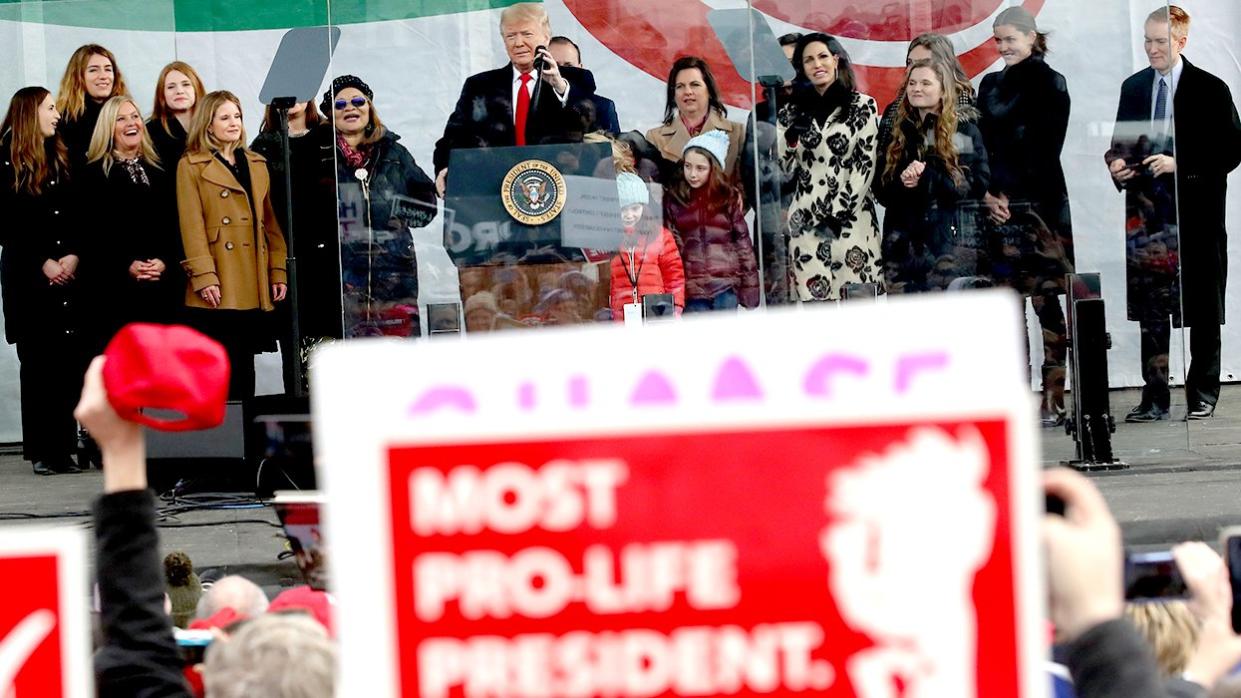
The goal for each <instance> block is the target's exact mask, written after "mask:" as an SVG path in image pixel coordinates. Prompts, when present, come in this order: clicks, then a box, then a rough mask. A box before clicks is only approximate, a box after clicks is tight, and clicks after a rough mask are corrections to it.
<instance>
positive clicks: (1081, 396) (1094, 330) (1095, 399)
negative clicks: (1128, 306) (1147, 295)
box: [1061, 274, 1129, 471]
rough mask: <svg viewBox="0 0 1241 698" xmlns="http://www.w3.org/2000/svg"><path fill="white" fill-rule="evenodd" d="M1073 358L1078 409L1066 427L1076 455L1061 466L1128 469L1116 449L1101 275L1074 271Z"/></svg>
mask: <svg viewBox="0 0 1241 698" xmlns="http://www.w3.org/2000/svg"><path fill="white" fill-rule="evenodd" d="M1068 282H1069V283H1068V286H1069V297H1068V305H1069V360H1070V366H1071V368H1072V395H1073V414H1072V416H1071V417H1070V418H1069V420H1068V421H1066V422H1065V425H1064V428H1065V431H1067V432H1068V433H1069V435H1070V436H1072V437H1073V441H1074V443H1075V445H1076V447H1077V457H1076V458H1074V459H1073V460H1071V461H1064V462H1062V463H1061V465H1064V466H1067V467H1070V468H1073V469H1074V470H1081V471H1095V470H1123V469H1125V468H1128V467H1129V465H1128V464H1126V463H1124V462H1122V461H1120V460H1117V459H1116V456H1115V454H1114V453H1113V452H1112V434H1113V433H1114V432H1115V431H1116V418H1115V416H1113V415H1112V413H1111V404H1110V398H1109V395H1108V379H1107V351H1108V349H1110V348H1111V345H1112V340H1111V337H1110V336H1108V333H1107V320H1106V318H1105V317H1104V312H1103V311H1104V304H1103V294H1102V284H1101V282H1100V279H1099V275H1098V274H1069V276H1068Z"/></svg>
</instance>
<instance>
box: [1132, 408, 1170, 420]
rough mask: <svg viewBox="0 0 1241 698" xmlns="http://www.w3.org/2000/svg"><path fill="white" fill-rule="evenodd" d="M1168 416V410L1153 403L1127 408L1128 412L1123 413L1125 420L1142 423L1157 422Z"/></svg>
mask: <svg viewBox="0 0 1241 698" xmlns="http://www.w3.org/2000/svg"><path fill="white" fill-rule="evenodd" d="M1167 418H1168V410H1167V409H1165V408H1163V407H1156V406H1155V405H1138V406H1137V407H1134V408H1133V409H1131V410H1129V414H1127V415H1125V421H1126V422H1129V423H1130V424H1142V423H1145V422H1158V421H1160V420H1163V419H1167Z"/></svg>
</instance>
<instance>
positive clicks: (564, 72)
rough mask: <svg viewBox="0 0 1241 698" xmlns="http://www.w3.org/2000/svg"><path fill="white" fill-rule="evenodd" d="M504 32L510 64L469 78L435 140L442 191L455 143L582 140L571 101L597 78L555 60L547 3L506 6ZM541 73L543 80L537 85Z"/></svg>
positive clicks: (583, 95)
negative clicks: (542, 66) (540, 62)
mask: <svg viewBox="0 0 1241 698" xmlns="http://www.w3.org/2000/svg"><path fill="white" fill-rule="evenodd" d="M500 35H501V37H502V38H503V39H504V49H505V51H507V52H508V57H509V61H510V62H509V64H508V65H506V66H504V67H503V68H497V69H496V70H488V71H486V72H483V73H478V74H477V75H471V76H470V77H469V78H467V79H466V81H465V85H464V86H462V88H461V96H460V97H459V98H458V99H457V106H456V108H455V109H453V112H452V115H451V116H449V117H448V124H447V125H446V126H444V136H443V137H442V138H440V139H439V141H437V142H436V144H435V154H434V158H433V161H434V165H435V175H436V176H435V186H436V191H437V192H438V193H439V195H440V196H441V197H442V196H444V190H445V187H446V183H447V174H448V157H449V153H451V152H452V151H453V150H455V149H457V148H489V147H490V148H495V147H501V146H514V145H536V144H539V143H576V142H580V141H581V140H582V135H583V134H582V130H583V129H582V122H581V119H580V118H579V116H578V114H577V112H576V111H574V109H573V104H574V103H576V102H580V101H581V100H583V99H586V100H589V98H590V96H591V95H593V94H594V91H595V79H594V76H593V75H591V74H590V72H589V71H586V70H582V69H579V68H571V67H561V66H560V65H558V64H557V63H556V60H555V59H554V58H553V57H552V54H551V53H550V52H549V51H548V50H547V45H548V44H549V43H550V41H551V37H552V33H551V24H550V23H549V21H548V19H547V11H546V10H545V9H544V8H543V5H542V4H541V3H530V2H522V3H516V4H514V5H510V6H508V7H506V8H505V9H504V11H503V12H502V13H501V14H500ZM539 58H542V60H543V61H544V62H545V65H546V67H545V69H544V70H543V73H542V75H541V76H540V75H537V74H536V71H535V69H534V66H535V61H536V60H537V59H539ZM540 77H541V79H542V80H543V82H544V83H545V84H544V85H543V86H542V87H540V88H539V89H538V90H536V89H535V88H536V86H538V82H539V80H540ZM523 91H524V92H525V94H524V95H523V94H522V92H523Z"/></svg>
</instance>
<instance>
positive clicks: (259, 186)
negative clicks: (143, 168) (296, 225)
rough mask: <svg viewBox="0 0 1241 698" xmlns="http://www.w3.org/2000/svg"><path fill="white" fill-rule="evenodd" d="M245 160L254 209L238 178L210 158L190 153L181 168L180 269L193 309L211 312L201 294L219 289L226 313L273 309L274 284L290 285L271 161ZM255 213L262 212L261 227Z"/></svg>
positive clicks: (249, 155) (247, 153) (251, 157)
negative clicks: (269, 167)
mask: <svg viewBox="0 0 1241 698" xmlns="http://www.w3.org/2000/svg"><path fill="white" fill-rule="evenodd" d="M240 154H241V153H240V152H239V153H238V155H239V156H240ZM245 157H246V160H247V163H248V164H249V167H250V186H251V188H252V189H253V191H254V198H255V201H256V204H255V206H254V207H253V208H251V206H250V199H249V198H248V197H247V196H246V190H245V189H244V188H242V186H241V184H240V183H239V182H238V181H237V178H236V177H234V176H233V173H232V172H229V171H228V168H227V167H225V166H224V164H223V163H221V162H220V161H219V160H217V159H216V158H215V157H214V156H212V155H211V154H210V153H202V152H195V153H187V154H186V156H185V157H183V158H181V162H180V164H178V165H177V211H178V214H179V216H180V220H181V241H182V242H183V243H184V245H185V259H184V260H183V261H182V262H181V266H182V268H184V269H185V275H186V278H187V279H188V283H187V284H186V289H185V304H186V306H188V307H190V308H208V307H210V306H208V305H207V302H206V301H204V300H203V299H202V297H201V296H199V295H198V292H199V291H201V290H202V289H204V288H207V287H208V286H214V285H219V287H220V306H219V307H220V308H221V309H225V310H254V309H256V308H257V309H262V310H272V309H273V308H274V306H273V305H272V298H271V285H272V284H283V283H288V277H287V276H286V273H285V258H286V256H287V248H286V247H285V242H284V234H283V233H282V232H281V231H280V224H279V223H277V221H276V212H275V210H274V209H273V208H272V203H271V181H270V179H269V177H268V174H267V161H266V160H265V159H264V158H263V156H261V155H259V154H257V153H253V152H250V151H249V150H247V151H245ZM251 211H257V212H258V218H259V219H258V221H257V224H256V222H255V221H254V220H253V216H254V214H253V213H251Z"/></svg>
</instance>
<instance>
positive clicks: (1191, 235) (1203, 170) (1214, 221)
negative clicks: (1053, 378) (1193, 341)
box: [1105, 56, 1241, 325]
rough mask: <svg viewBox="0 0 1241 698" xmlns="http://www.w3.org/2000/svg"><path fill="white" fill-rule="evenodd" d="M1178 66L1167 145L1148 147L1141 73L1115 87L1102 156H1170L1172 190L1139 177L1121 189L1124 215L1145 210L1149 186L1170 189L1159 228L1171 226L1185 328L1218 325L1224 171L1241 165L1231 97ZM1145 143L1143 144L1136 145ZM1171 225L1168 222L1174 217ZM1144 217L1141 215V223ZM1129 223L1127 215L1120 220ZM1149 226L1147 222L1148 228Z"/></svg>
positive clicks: (1239, 127)
mask: <svg viewBox="0 0 1241 698" xmlns="http://www.w3.org/2000/svg"><path fill="white" fill-rule="evenodd" d="M1181 60H1182V61H1184V62H1185V67H1184V70H1183V71H1182V73H1181V80H1180V83H1179V84H1178V85H1177V87H1176V94H1175V96H1174V98H1173V102H1172V104H1173V122H1174V124H1173V132H1174V134H1175V146H1174V145H1173V143H1172V142H1167V141H1165V142H1163V143H1153V142H1152V141H1153V139H1152V134H1149V133H1147V131H1149V129H1150V121H1151V108H1152V107H1151V105H1152V97H1153V95H1152V93H1153V90H1154V82H1155V71H1154V69H1153V68H1146V69H1145V70H1140V71H1138V72H1137V73H1135V74H1133V75H1131V76H1129V78H1128V79H1126V80H1125V82H1124V84H1122V85H1121V88H1120V103H1119V106H1118V108H1117V111H1116V128H1115V131H1114V132H1113V136H1112V147H1111V149H1109V150H1108V152H1107V154H1106V155H1105V159H1106V161H1107V162H1108V164H1109V165H1110V164H1111V163H1112V161H1113V160H1116V159H1118V158H1125V159H1126V160H1137V159H1139V158H1141V157H1143V156H1145V155H1149V154H1151V152H1162V153H1164V154H1168V155H1171V154H1172V153H1173V152H1174V150H1175V154H1176V177H1175V187H1173V186H1172V184H1173V182H1172V177H1171V176H1170V175H1169V176H1165V177H1163V178H1161V179H1162V180H1163V181H1162V182H1157V181H1155V180H1152V179H1151V178H1150V177H1141V178H1139V179H1138V180H1137V181H1134V182H1132V183H1130V185H1129V186H1128V187H1126V189H1127V190H1128V193H1127V197H1126V199H1127V203H1128V207H1129V208H1130V209H1131V211H1130V213H1131V214H1132V213H1133V212H1134V211H1133V210H1132V209H1134V207H1137V206H1142V207H1144V208H1143V210H1147V209H1149V206H1148V205H1146V202H1148V201H1150V200H1151V199H1152V198H1153V197H1152V192H1154V191H1155V189H1154V188H1155V187H1161V188H1163V189H1164V190H1167V191H1173V192H1174V196H1175V198H1176V200H1177V201H1176V206H1175V207H1171V206H1168V207H1165V209H1166V211H1165V213H1164V214H1163V217H1164V218H1166V219H1167V220H1165V221H1163V222H1162V223H1163V224H1171V223H1174V222H1179V231H1180V234H1179V236H1178V237H1179V246H1180V249H1179V252H1180V260H1181V269H1182V271H1183V273H1182V274H1181V284H1182V288H1183V290H1184V298H1183V302H1182V304H1181V305H1182V307H1183V308H1184V311H1185V321H1186V324H1189V325H1192V324H1194V322H1207V323H1209V322H1216V321H1218V322H1220V323H1222V322H1223V321H1224V290H1225V289H1224V287H1225V282H1226V281H1227V278H1228V257H1227V230H1226V228H1225V225H1224V223H1225V221H1224V218H1225V206H1226V198H1227V195H1228V173H1230V172H1232V171H1233V170H1234V169H1236V168H1237V165H1238V164H1241V118H1238V115H1237V108H1236V105H1235V104H1234V103H1233V99H1232V92H1231V91H1230V90H1229V89H1228V85H1227V84H1225V83H1224V81H1223V80H1220V79H1219V78H1217V77H1215V76H1214V75H1211V74H1210V73H1208V72H1206V71H1205V70H1202V69H1201V68H1199V67H1197V66H1195V65H1193V64H1192V63H1190V62H1189V60H1188V59H1187V58H1185V57H1184V56H1182V57H1181ZM1143 137H1145V140H1143ZM1177 211H1179V221H1176V220H1173V219H1174V217H1175V216H1177V215H1178V213H1177ZM1149 215H1150V211H1147V216H1148V217H1149ZM1128 217H1129V218H1130V219H1132V218H1133V216H1132V215H1130V216H1128ZM1157 223H1158V222H1157V221H1148V227H1150V225H1154V224H1157ZM1133 271H1134V270H1133V269H1131V270H1130V273H1131V277H1130V279H1129V292H1130V298H1129V302H1130V306H1131V307H1130V317H1131V319H1140V318H1139V317H1134V315H1135V312H1136V311H1137V310H1139V309H1138V308H1135V307H1133V306H1134V303H1135V301H1140V300H1141V299H1140V298H1135V297H1134V295H1135V293H1136V292H1137V291H1138V290H1140V289H1138V288H1137V287H1136V286H1135V279H1134V278H1133V277H1132V272H1133Z"/></svg>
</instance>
